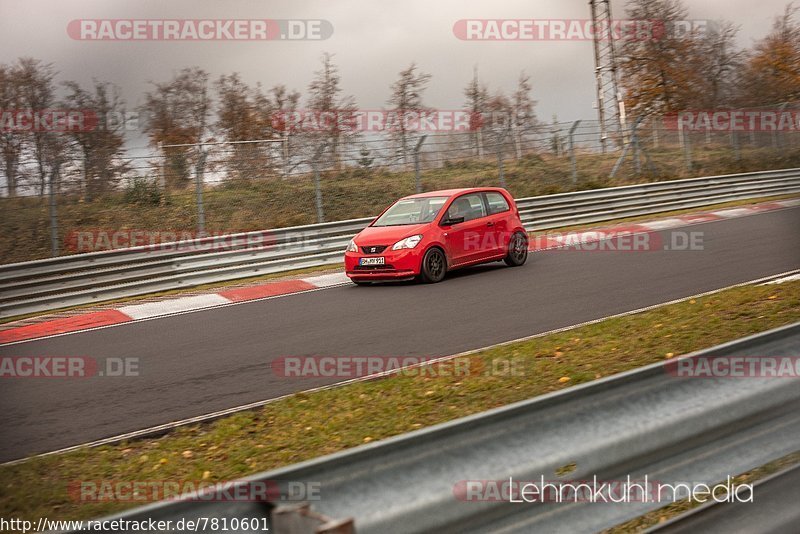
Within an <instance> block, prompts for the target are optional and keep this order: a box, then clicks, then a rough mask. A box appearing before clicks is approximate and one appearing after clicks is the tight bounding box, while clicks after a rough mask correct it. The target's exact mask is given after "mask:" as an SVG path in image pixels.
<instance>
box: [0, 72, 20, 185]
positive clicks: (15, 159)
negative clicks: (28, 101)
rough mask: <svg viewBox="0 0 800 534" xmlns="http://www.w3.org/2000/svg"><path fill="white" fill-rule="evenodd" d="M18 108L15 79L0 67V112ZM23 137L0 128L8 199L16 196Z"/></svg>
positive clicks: (0, 148)
mask: <svg viewBox="0 0 800 534" xmlns="http://www.w3.org/2000/svg"><path fill="white" fill-rule="evenodd" d="M19 107H20V94H19V86H18V84H17V79H16V77H15V76H14V71H13V68H12V67H9V66H6V65H0V110H5V111H6V112H13V111H14V110H18V109H19ZM22 142H23V137H22V136H21V135H20V134H19V133H18V132H15V131H14V128H11V127H9V128H6V127H2V128H0V157H2V158H3V173H4V174H5V178H6V191H7V195H8V196H10V197H13V196H16V195H17V185H18V179H19V176H18V174H19V165H20V158H21V157H22V148H23V147H22Z"/></svg>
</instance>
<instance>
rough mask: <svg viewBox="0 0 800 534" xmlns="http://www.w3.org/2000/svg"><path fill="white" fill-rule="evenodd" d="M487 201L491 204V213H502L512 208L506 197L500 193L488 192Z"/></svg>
mask: <svg viewBox="0 0 800 534" xmlns="http://www.w3.org/2000/svg"><path fill="white" fill-rule="evenodd" d="M486 202H487V203H488V204H489V215H494V214H495V213H502V212H504V211H508V210H509V209H510V208H509V206H508V202H507V201H506V197H504V196H503V195H501V194H500V193H486Z"/></svg>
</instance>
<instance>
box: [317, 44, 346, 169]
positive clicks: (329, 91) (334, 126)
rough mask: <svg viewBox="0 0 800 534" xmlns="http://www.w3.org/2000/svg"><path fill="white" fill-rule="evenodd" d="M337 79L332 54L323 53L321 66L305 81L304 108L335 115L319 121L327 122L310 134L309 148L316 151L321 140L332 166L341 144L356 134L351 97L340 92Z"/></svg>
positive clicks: (337, 75) (337, 158) (337, 159)
mask: <svg viewBox="0 0 800 534" xmlns="http://www.w3.org/2000/svg"><path fill="white" fill-rule="evenodd" d="M340 82H341V77H340V76H339V68H338V67H337V66H336V65H335V64H334V63H333V56H332V55H331V54H328V53H325V54H323V55H322V68H321V69H320V70H318V71H317V72H315V73H314V79H313V80H312V81H311V83H310V84H309V85H308V108H309V110H311V111H314V112H316V113H318V114H320V115H322V114H324V113H329V114H331V115H332V116H333V117H335V119H334V120H331V121H321V124H327V126H325V125H322V126H321V127H320V130H319V131H318V132H317V134H316V135H312V136H311V138H312V143H311V145H312V146H311V149H312V150H315V151H316V150H317V149H318V148H319V147H320V146H323V144H324V145H325V146H326V147H327V149H328V150H330V153H331V155H332V158H333V162H334V166H335V167H338V166H339V165H340V164H341V149H342V147H343V145H345V144H346V143H347V142H349V140H350V139H352V138H354V137H355V135H356V132H355V131H354V128H353V124H354V120H355V115H354V114H355V111H356V105H355V100H354V99H353V97H352V96H342V88H341V87H340V86H339V83H340Z"/></svg>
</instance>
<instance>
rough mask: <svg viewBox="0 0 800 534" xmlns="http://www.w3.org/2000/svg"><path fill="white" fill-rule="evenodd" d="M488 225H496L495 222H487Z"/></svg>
mask: <svg viewBox="0 0 800 534" xmlns="http://www.w3.org/2000/svg"><path fill="white" fill-rule="evenodd" d="M486 226H494V223H493V222H487V223H486Z"/></svg>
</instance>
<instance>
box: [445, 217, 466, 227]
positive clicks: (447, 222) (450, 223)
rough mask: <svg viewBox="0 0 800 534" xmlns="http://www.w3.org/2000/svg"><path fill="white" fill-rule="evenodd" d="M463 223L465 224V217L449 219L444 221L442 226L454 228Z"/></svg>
mask: <svg viewBox="0 0 800 534" xmlns="http://www.w3.org/2000/svg"><path fill="white" fill-rule="evenodd" d="M462 222H464V217H448V218H446V219H445V220H443V221H442V226H453V225H454V224H458V223H462Z"/></svg>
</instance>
